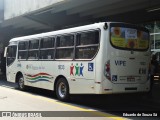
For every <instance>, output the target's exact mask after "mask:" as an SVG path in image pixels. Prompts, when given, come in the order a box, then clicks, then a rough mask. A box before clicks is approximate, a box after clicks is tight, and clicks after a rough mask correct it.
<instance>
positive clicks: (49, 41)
mask: <svg viewBox="0 0 160 120" xmlns="http://www.w3.org/2000/svg"><path fill="white" fill-rule="evenodd" d="M54 42H55V38H51V37H49V38H43V39H42V40H41V43H40V57H39V58H40V59H48V60H49V59H53V57H54V51H55V48H54Z"/></svg>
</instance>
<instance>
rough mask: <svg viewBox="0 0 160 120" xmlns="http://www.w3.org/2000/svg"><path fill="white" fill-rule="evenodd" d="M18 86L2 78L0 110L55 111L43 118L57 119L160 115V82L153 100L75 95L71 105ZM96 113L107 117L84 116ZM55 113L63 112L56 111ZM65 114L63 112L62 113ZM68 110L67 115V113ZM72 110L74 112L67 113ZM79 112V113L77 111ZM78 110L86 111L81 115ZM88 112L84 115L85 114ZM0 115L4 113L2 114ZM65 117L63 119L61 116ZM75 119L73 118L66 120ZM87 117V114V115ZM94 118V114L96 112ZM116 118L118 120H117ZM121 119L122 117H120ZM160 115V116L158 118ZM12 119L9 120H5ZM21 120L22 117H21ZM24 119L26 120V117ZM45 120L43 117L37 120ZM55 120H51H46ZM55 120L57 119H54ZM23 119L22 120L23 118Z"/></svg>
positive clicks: (149, 98)
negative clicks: (131, 114) (143, 114)
mask: <svg viewBox="0 0 160 120" xmlns="http://www.w3.org/2000/svg"><path fill="white" fill-rule="evenodd" d="M16 88H17V86H16V85H15V84H12V83H9V82H7V81H5V79H4V78H0V102H1V107H0V111H41V112H42V113H43V111H52V112H47V113H46V112H45V113H43V114H44V115H48V116H53V114H54V116H58V117H56V119H69V120H72V119H86V118H87V119H88V120H90V119H91V120H92V119H93V120H94V119H95V120H97V119H98V120H103V119H124V117H123V115H122V113H130V112H131V113H133V112H134V113H137V112H139V113H141V114H142V113H143V112H144V113H148V111H149V112H151V113H152V115H153V113H155V115H156V114H160V81H155V82H154V86H153V91H152V92H153V93H152V96H151V97H150V96H149V97H146V96H145V97H141V96H136V97H134V96H124V95H118V96H116V97H115V96H110V95H109V96H99V95H98V96H94V95H90V96H88V95H76V96H72V97H71V101H70V102H69V103H63V102H60V101H58V100H57V99H56V97H55V96H54V95H53V94H52V92H50V91H46V90H42V89H34V88H28V90H27V91H24V92H23V91H19V90H17V89H16ZM91 110H92V111H96V115H97V114H98V115H100V116H104V117H91V116H90V117H84V116H85V114H84V113H85V112H86V111H91ZM53 111H60V112H54V113H53ZM61 111H63V112H61ZM64 111H67V112H64ZM68 111H72V112H68ZM75 111H76V112H75ZM77 111H83V112H80V113H78V112H77ZM84 111H85V112H84ZM0 114H1V113H0ZM63 115H64V116H65V117H61V116H63ZM67 115H68V116H72V115H76V116H77V117H75V116H72V117H67ZM87 115H88V114H87ZM94 115H95V113H94ZM115 116H116V117H115ZM117 116H120V117H117ZM159 116H160V115H159ZM125 118H127V119H142V117H129V116H128V117H125ZM5 119H7V120H8V119H10V118H5ZM18 119H19V118H18ZM24 119H25V118H24ZM35 119H38V120H39V119H40V120H41V119H42V118H35ZM47 119H52V118H47ZM54 119H55V118H54ZM143 119H159V118H157V117H154V118H153V117H145V118H144V117H143ZM20 120H21V119H20Z"/></svg>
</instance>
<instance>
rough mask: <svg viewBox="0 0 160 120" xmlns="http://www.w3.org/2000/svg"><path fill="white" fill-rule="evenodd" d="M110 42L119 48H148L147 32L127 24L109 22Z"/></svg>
mask: <svg viewBox="0 0 160 120" xmlns="http://www.w3.org/2000/svg"><path fill="white" fill-rule="evenodd" d="M110 33H111V44H112V45H113V46H114V47H116V48H119V49H126V50H147V49H148V48H149V32H148V31H147V30H146V29H145V28H138V27H136V26H133V25H128V24H126V25H125V24H116V23H115V24H113V23H112V24H111V29H110Z"/></svg>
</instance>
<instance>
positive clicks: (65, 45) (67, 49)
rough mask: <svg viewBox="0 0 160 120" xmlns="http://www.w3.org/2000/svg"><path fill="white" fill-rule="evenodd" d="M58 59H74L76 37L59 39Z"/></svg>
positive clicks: (59, 37)
mask: <svg viewBox="0 0 160 120" xmlns="http://www.w3.org/2000/svg"><path fill="white" fill-rule="evenodd" d="M56 42H57V44H56V46H57V48H56V59H73V51H74V35H64V36H58V37H57V41H56Z"/></svg>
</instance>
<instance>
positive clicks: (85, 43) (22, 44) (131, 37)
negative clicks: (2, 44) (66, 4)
mask: <svg viewBox="0 0 160 120" xmlns="http://www.w3.org/2000/svg"><path fill="white" fill-rule="evenodd" d="M149 62H150V42H149V32H148V30H147V29H146V28H143V27H140V26H136V25H133V24H128V23H119V22H100V23H94V24H90V25H84V26H79V27H74V28H68V29H63V30H58V31H52V32H47V33H41V34H35V35H29V36H23V37H18V38H13V39H11V40H10V41H9V45H8V47H7V53H6V76H7V81H9V82H13V83H17V84H18V87H19V89H20V90H24V89H25V87H26V86H32V87H36V88H42V89H47V90H53V91H55V93H56V96H57V98H58V99H59V100H62V101H66V100H68V99H69V97H70V95H71V94H124V93H146V92H148V91H149V90H150V79H149V73H148V72H149Z"/></svg>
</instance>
